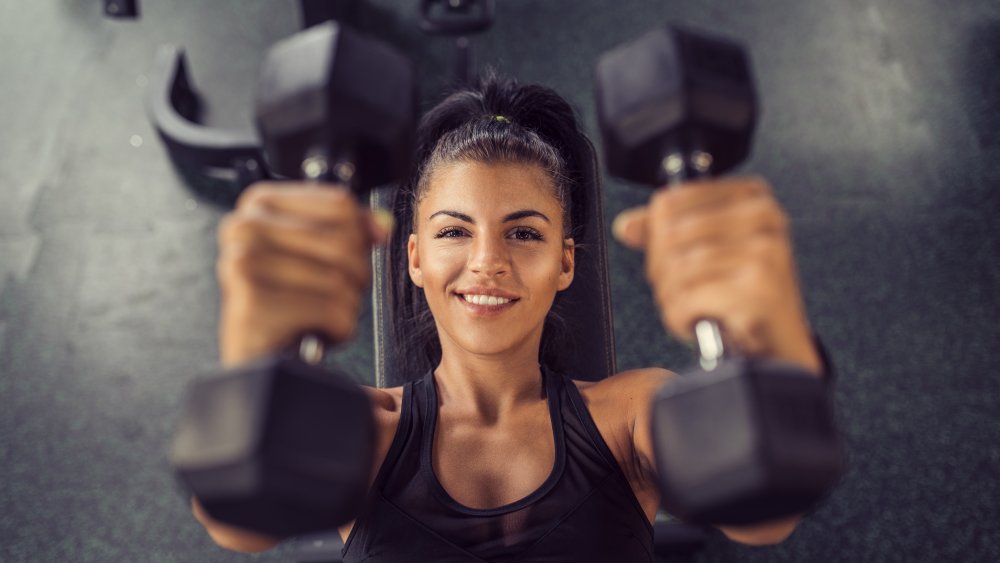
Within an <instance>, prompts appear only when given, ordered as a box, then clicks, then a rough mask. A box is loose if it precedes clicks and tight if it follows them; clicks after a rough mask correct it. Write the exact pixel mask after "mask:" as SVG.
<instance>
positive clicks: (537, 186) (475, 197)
mask: <svg viewBox="0 0 1000 563" xmlns="http://www.w3.org/2000/svg"><path fill="white" fill-rule="evenodd" d="M423 195H424V197H423V198H422V199H421V202H420V205H421V208H422V209H424V210H427V209H429V207H439V206H443V205H449V206H462V207H466V208H470V209H481V210H495V211H496V212H497V213H498V214H499V213H502V212H503V210H505V209H507V208H522V207H525V206H534V207H545V208H548V209H553V208H560V205H559V201H558V200H557V199H556V190H555V186H554V184H553V182H552V180H551V178H549V176H548V175H547V174H546V173H545V171H544V170H543V169H542V168H541V167H540V166H537V165H534V164H518V163H498V164H485V163H481V162H468V161H460V162H455V163H449V164H443V165H439V166H436V167H435V169H434V170H433V172H432V173H431V177H430V178H429V182H428V184H427V190H426V192H425V193H424V194H423ZM432 212H433V211H432ZM423 215H425V216H429V215H430V213H424V214H423Z"/></svg>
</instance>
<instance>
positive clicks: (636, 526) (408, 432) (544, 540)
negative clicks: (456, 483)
mask: <svg viewBox="0 0 1000 563" xmlns="http://www.w3.org/2000/svg"><path fill="white" fill-rule="evenodd" d="M542 377H543V379H544V385H545V389H546V396H547V397H548V405H549V413H550V415H551V418H552V429H553V431H554V432H555V435H554V438H555V463H554V464H553V468H552V473H551V474H550V475H549V477H548V479H546V480H545V482H544V483H542V485H541V486H540V487H539V488H538V489H537V490H536V491H534V492H533V493H531V494H529V495H528V496H526V497H524V498H522V499H521V500H518V501H516V502H513V503H511V504H507V505H505V506H501V507H497V508H489V509H478V508H469V507H467V506H463V505H462V504H460V503H458V502H457V501H456V500H455V499H453V498H451V496H450V495H449V494H448V493H447V492H446V491H445V490H444V487H442V486H441V483H440V482H438V480H437V477H436V476H435V474H434V471H433V469H432V465H431V451H432V449H431V446H432V439H433V437H434V425H435V422H436V419H437V410H438V409H437V405H438V401H437V391H436V389H435V385H434V379H433V371H431V372H428V373H427V375H426V376H425V377H424V378H423V379H420V380H417V381H413V382H410V383H407V384H406V385H405V386H404V387H403V403H402V409H401V412H400V419H399V426H398V427H397V430H396V436H395V438H394V439H393V441H392V445H391V446H390V447H389V451H388V453H387V454H386V457H385V460H384V461H383V463H382V467H381V469H380V470H379V472H378V475H377V476H376V478H375V482H374V484H373V486H372V490H371V495H370V497H369V500H368V503H367V506H366V508H365V510H364V512H363V513H362V514H361V516H360V517H359V518H358V520H357V522H356V523H355V525H354V529H353V530H352V531H351V535H350V537H348V538H347V542H346V544H345V545H344V550H343V555H344V561H345V563H360V562H362V561H364V562H367V563H383V562H385V563H399V562H405V561H434V562H438V561H480V562H482V561H491V562H508V561H531V562H546V563H548V562H557V561H558V562H586V561H614V562H633V561H642V562H652V561H654V558H653V528H652V526H651V525H650V523H649V520H648V519H647V518H646V515H645V513H644V512H643V510H642V507H641V506H640V505H639V502H638V500H636V498H635V495H634V493H633V492H632V488H631V487H630V486H629V483H628V481H627V480H626V478H625V475H624V473H622V471H621V468H620V467H619V466H618V462H617V461H616V460H615V458H614V456H613V455H612V453H611V450H610V449H608V446H607V444H606V443H605V442H604V439H603V438H602V437H601V435H600V433H599V432H598V430H597V427H596V426H595V425H594V421H593V419H592V418H591V416H590V412H589V411H588V410H587V407H586V404H585V403H584V401H583V398H582V397H581V396H580V392H579V391H578V390H577V388H576V385H574V384H573V382H572V381H571V380H570V379H569V378H567V377H566V376H564V375H562V374H559V373H555V372H552V371H549V370H547V369H545V368H544V367H543V369H542Z"/></svg>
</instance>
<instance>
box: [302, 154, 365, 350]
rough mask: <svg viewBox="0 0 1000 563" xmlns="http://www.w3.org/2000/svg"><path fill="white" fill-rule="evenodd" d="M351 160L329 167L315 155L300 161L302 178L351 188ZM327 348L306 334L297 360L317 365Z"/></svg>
mask: <svg viewBox="0 0 1000 563" xmlns="http://www.w3.org/2000/svg"><path fill="white" fill-rule="evenodd" d="M352 160H353V159H351V158H349V157H345V158H340V159H336V160H334V161H333V165H332V166H331V164H330V161H331V159H329V158H328V157H326V156H325V155H323V154H319V153H316V154H313V155H310V156H308V157H306V158H305V160H303V161H302V176H303V177H304V178H305V179H306V180H313V181H321V180H326V181H333V182H337V183H339V184H344V185H346V186H351V185H353V183H354V171H355V168H354V164H353V163H352ZM328 348H329V342H327V340H326V339H325V338H323V336H321V335H319V334H317V333H315V332H308V333H306V334H305V335H303V336H302V338H300V339H299V358H300V359H301V360H302V361H303V362H305V363H307V364H310V365H319V363H320V362H322V361H323V356H325V355H326V351H327V349H328Z"/></svg>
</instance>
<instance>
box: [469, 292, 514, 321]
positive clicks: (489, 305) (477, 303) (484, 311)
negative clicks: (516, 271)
mask: <svg viewBox="0 0 1000 563" xmlns="http://www.w3.org/2000/svg"><path fill="white" fill-rule="evenodd" d="M455 297H457V298H458V300H459V302H461V303H462V305H463V306H464V307H465V308H466V310H468V311H469V312H470V313H472V314H473V315H476V316H481V317H488V316H494V315H499V314H500V313H503V312H504V311H506V310H508V309H510V308H511V307H513V306H514V304H515V303H517V302H518V301H519V299H516V298H515V299H511V298H506V297H496V296H493V295H476V294H471V293H470V294H465V295H462V294H461V293H456V294H455Z"/></svg>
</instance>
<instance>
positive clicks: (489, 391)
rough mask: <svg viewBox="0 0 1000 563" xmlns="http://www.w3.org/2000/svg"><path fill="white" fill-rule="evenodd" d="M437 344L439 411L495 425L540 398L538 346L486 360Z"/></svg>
mask: <svg viewBox="0 0 1000 563" xmlns="http://www.w3.org/2000/svg"><path fill="white" fill-rule="evenodd" d="M441 344H442V354H441V363H440V364H438V366H437V368H436V369H435V370H434V378H435V381H436V383H437V388H438V397H439V400H440V402H441V406H442V407H444V406H447V407H448V408H449V409H456V410H459V411H465V413H466V414H469V415H473V416H476V417H479V418H482V419H483V420H486V421H495V420H497V419H499V418H503V417H504V415H506V414H509V413H510V412H511V411H513V410H515V409H517V408H518V407H522V406H526V405H531V404H536V403H537V402H538V401H539V400H540V399H543V398H544V389H543V386H542V372H541V367H540V366H539V364H538V344H539V343H538V342H526V343H525V345H524V346H521V347H519V349H516V350H507V351H505V352H504V353H503V354H497V355H488V356H486V355H480V354H473V353H470V352H468V351H466V350H461V349H458V348H457V347H454V346H449V344H452V343H445V342H442V343H441Z"/></svg>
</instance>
